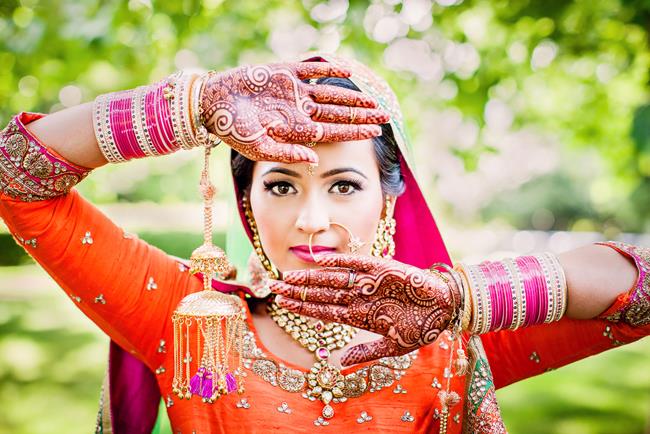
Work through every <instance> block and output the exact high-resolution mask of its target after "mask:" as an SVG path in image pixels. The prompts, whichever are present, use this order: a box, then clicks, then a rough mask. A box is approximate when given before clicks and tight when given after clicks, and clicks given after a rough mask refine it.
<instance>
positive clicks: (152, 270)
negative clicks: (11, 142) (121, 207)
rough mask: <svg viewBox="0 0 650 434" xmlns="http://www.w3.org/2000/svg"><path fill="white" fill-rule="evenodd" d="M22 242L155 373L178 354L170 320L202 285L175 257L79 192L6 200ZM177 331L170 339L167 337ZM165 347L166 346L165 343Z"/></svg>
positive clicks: (4, 209)
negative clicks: (166, 357) (165, 359)
mask: <svg viewBox="0 0 650 434" xmlns="http://www.w3.org/2000/svg"><path fill="white" fill-rule="evenodd" d="M0 217H1V218H2V219H3V220H4V221H5V223H6V225H7V226H8V227H9V230H10V231H11V233H12V234H13V236H14V238H15V239H16V241H17V242H18V243H19V244H20V245H22V246H23V247H24V248H25V250H26V251H27V252H28V253H29V254H30V255H31V256H32V257H33V258H34V259H35V260H36V261H37V262H38V263H39V264H40V265H41V266H42V267H43V268H44V269H45V270H46V271H47V272H48V274H49V275H50V276H52V278H53V279H54V280H55V281H56V282H57V283H58V284H59V285H60V286H61V288H62V289H63V290H64V291H65V293H66V294H67V295H68V297H70V298H71V299H72V301H73V302H74V303H75V304H76V305H77V306H78V307H79V309H81V311H83V313H84V314H85V315H86V316H88V317H89V318H90V319H91V320H92V321H93V322H95V323H96V324H97V325H98V326H99V327H100V328H101V329H102V330H103V331H104V332H106V333H107V334H108V335H109V336H110V337H111V338H112V339H113V340H115V341H116V342H117V343H118V344H119V345H120V346H121V347H122V348H124V349H125V350H127V351H130V352H131V353H133V354H135V356H136V357H138V358H139V359H141V360H142V361H143V362H145V364H147V365H148V366H149V368H151V369H152V370H153V369H155V367H156V366H157V363H159V362H160V359H161V356H163V354H161V353H163V352H166V351H171V346H172V342H165V343H161V339H162V336H166V335H168V336H170V335H171V333H170V332H169V328H170V327H171V325H170V324H171V319H170V315H171V313H172V312H173V310H174V308H175V307H176V305H177V304H178V302H179V301H180V299H181V298H182V297H183V296H184V295H185V294H187V293H189V292H191V291H195V290H199V289H200V286H201V285H200V282H199V280H198V279H196V278H193V277H192V276H191V275H190V274H189V273H188V272H186V268H185V267H184V266H181V265H180V264H179V263H177V262H176V261H175V260H174V259H173V258H172V257H171V256H169V255H167V254H165V253H164V252H162V251H161V250H159V249H157V248H155V247H153V246H151V245H149V244H147V243H145V242H144V241H142V240H139V239H138V238H137V237H135V236H133V235H128V234H125V233H124V232H123V231H122V229H120V228H119V227H117V226H116V225H115V224H114V223H113V222H112V221H111V220H110V219H108V218H107V217H106V216H105V215H104V214H103V213H101V212H100V211H99V210H98V209H97V208H96V207H95V206H93V205H92V204H91V203H89V202H88V201H86V200H85V199H84V198H83V197H81V195H80V194H79V193H78V192H77V191H76V190H74V189H73V190H71V191H70V193H69V194H67V195H63V196H59V197H57V198H54V199H49V200H42V201H36V202H22V201H20V200H16V199H12V198H10V197H9V196H6V195H3V194H0ZM168 332H169V334H167V333H168ZM161 344H162V345H161Z"/></svg>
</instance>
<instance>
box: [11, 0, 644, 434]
mask: <svg viewBox="0 0 650 434" xmlns="http://www.w3.org/2000/svg"><path fill="white" fill-rule="evenodd" d="M649 32H650V1H648V0H599V1H587V0H577V1H559V0H547V1H542V0H537V1H533V0H514V1H503V0H491V1H487V0H482V1H479V0H469V1H462V0H435V1H433V0H382V1H379V0H377V1H371V2H369V1H361V0H350V1H349V0H328V1H318V0H303V1H297V0H283V1H279V0H271V1H261V0H237V1H222V0H204V1H199V0H160V1H148V0H131V1H99V0H95V1H93V0H58V1H57V0H52V1H38V0H22V1H15V0H3V1H2V2H0V102H1V103H0V122H1V123H2V124H3V125H4V124H6V122H7V121H8V120H9V119H10V116H11V115H12V114H13V113H16V112H18V111H22V110H31V111H41V112H46V113H47V112H51V111H56V110H60V109H62V108H64V107H68V106H72V105H75V104H78V103H80V102H85V101H90V100H92V99H93V98H94V97H95V96H96V95H97V94H99V93H103V92H108V91H114V90H118V89H125V88H131V87H135V86H138V85H142V84H146V83H149V82H152V81H155V80H157V79H160V78H162V77H164V76H166V75H168V74H170V73H172V72H173V71H175V70H177V69H179V68H213V69H217V70H222V69H225V68H229V67H234V66H237V65H240V64H242V63H258V62H268V61H275V60H278V59H292V58H294V57H295V56H296V55H297V54H299V53H302V52H304V51H307V50H312V49H320V50H326V51H335V50H336V51H338V52H339V53H341V54H345V55H349V56H353V57H356V58H358V59H360V60H361V61H363V62H365V63H367V64H369V65H370V66H371V67H372V68H374V69H376V70H377V71H378V72H380V73H381V74H382V75H383V76H385V77H386V78H387V79H388V80H389V82H390V83H391V85H392V86H393V87H394V89H395V90H396V92H397V94H398V96H399V97H400V100H401V103H402V106H403V109H404V112H405V116H406V119H407V124H408V128H409V130H410V133H411V138H412V141H413V144H414V149H413V151H414V154H415V156H416V159H417V162H418V168H417V169H418V174H419V178H420V180H421V182H422V185H423V186H424V187H425V190H426V196H427V199H428V200H429V202H430V205H431V207H432V209H433V210H434V212H435V214H436V215H437V218H438V221H439V223H440V226H441V227H442V230H443V234H444V236H445V238H446V240H447V243H448V245H449V247H450V249H451V251H452V252H453V255H454V257H455V258H457V259H465V260H470V261H471V260H478V259H484V258H485V257H487V256H490V257H498V256H503V255H507V254H514V253H515V252H516V253H520V254H521V253H526V252H530V251H533V250H542V249H547V250H551V251H556V252H557V251H562V250H566V249H568V248H571V247H573V246H577V245H580V244H584V243H589V242H592V241H594V240H598V239H603V238H620V239H625V240H629V241H633V242H637V243H639V244H645V245H650V238H649V237H648V236H646V235H644V233H645V232H647V231H648V228H649V227H650V219H649V218H648V216H649V215H650V214H649V212H648V211H649V210H650V104H649V102H650V99H649V98H648V96H649V94H648V78H649V77H648V67H649V65H650V52H649V51H648V38H649ZM218 154H219V157H218V158H217V159H218V162H216V164H215V169H214V171H213V172H214V177H215V180H216V181H217V182H218V183H219V185H224V186H226V185H228V183H229V179H228V178H229V173H228V170H227V165H226V163H227V159H226V158H225V150H224V149H220V150H219V152H218ZM199 164H200V158H199V155H198V154H197V152H194V151H191V152H182V153H177V154H175V155H172V156H167V157H163V158H158V159H155V160H151V159H150V160H143V161H136V162H132V163H129V164H124V165H119V166H113V167H105V168H102V169H99V170H97V171H95V173H93V174H92V175H91V176H90V177H89V178H88V179H86V180H85V181H84V182H83V183H82V184H81V185H80V186H79V190H80V191H81V192H82V193H83V194H84V195H85V196H86V197H88V198H90V199H91V200H92V201H93V202H94V203H96V204H97V205H98V206H100V207H101V208H102V209H103V210H104V211H105V212H106V213H108V214H109V215H110V216H111V218H113V219H114V220H115V221H117V222H118V223H119V224H121V225H122V226H124V227H125V228H126V229H127V230H130V231H132V232H137V233H138V234H139V236H140V237H141V238H143V239H145V240H147V241H150V242H151V243H153V244H155V245H158V246H159V247H161V248H163V249H164V250H166V251H167V252H169V253H171V254H174V255H178V256H183V257H187V256H188V255H189V253H190V252H191V250H192V248H193V247H194V246H196V245H197V244H198V243H199V242H200V224H201V221H200V209H201V208H200V204H199V203H198V194H197V191H196V182H197V176H198V173H199ZM229 191H230V190H229V188H228V187H224V188H222V189H221V200H220V202H219V204H218V206H217V215H218V218H217V220H218V222H219V224H218V227H217V231H218V234H217V236H218V240H219V241H220V242H221V243H223V242H224V233H225V231H226V228H227V227H228V225H229V224H230V223H232V222H233V217H232V215H233V212H232V206H231V204H230V203H229V202H228V196H229V195H228V192H229ZM0 267H1V268H0V432H2V433H5V432H6V433H12V434H13V433H16V434H21V433H30V434H31V433H59V432H60V433H84V432H89V431H91V430H92V429H93V426H94V419H95V414H96V410H97V400H98V394H99V387H100V384H101V380H102V376H103V372H104V368H105V359H106V355H107V339H106V338H105V337H104V336H102V335H101V334H100V333H99V332H98V331H97V330H96V329H95V327H94V326H93V325H92V324H91V323H90V322H89V321H88V320H86V319H85V318H84V317H83V316H82V315H81V314H79V313H78V312H76V311H75V310H74V307H73V306H72V304H71V303H70V302H69V301H68V300H67V298H66V297H65V296H64V295H63V294H62V293H61V292H60V291H57V288H56V285H55V284H54V283H53V282H52V281H51V280H50V279H49V278H48V277H47V276H46V275H45V274H44V273H43V272H42V271H41V270H40V269H39V268H37V267H36V266H35V265H34V264H33V263H32V262H31V261H30V259H29V258H28V257H26V256H25V254H24V252H23V251H22V250H21V249H20V248H19V247H18V246H17V245H16V243H15V242H14V241H13V239H12V238H11V236H10V235H9V234H8V233H7V231H6V228H5V227H4V226H2V224H1V223H0ZM649 363H650V343H649V342H646V341H645V340H644V341H641V342H638V343H636V344H633V345H629V346H626V347H623V348H619V349H616V350H613V351H610V352H608V353H606V354H603V355H599V356H596V357H592V358H590V359H587V360H584V361H582V362H579V363H576V364H574V365H573V366H570V367H567V368H563V369H560V370H557V371H554V372H551V373H548V374H545V375H543V376H540V377H537V378H534V379H530V380H527V381H524V382H522V383H520V384H516V385H513V386H510V387H508V388H506V389H504V390H501V391H499V392H498V396H499V398H500V403H501V407H502V410H503V414H504V418H505V421H506V425H507V426H508V428H509V429H510V431H511V432H513V433H577V434H581V433H603V434H612V433H642V432H649V431H648V416H649V414H650V369H648V365H649Z"/></svg>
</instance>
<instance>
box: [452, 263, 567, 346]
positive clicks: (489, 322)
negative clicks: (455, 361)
mask: <svg viewBox="0 0 650 434" xmlns="http://www.w3.org/2000/svg"><path fill="white" fill-rule="evenodd" d="M456 269H457V270H458V271H459V273H460V275H461V278H462V279H464V281H465V282H466V283H467V293H466V294H467V297H468V299H469V303H468V307H469V309H470V310H469V311H468V312H471V314H470V315H469V321H468V326H467V330H468V331H469V332H470V333H471V334H484V333H487V332H490V331H498V330H502V329H510V330H516V329H517V328H519V327H527V326H531V325H536V324H542V323H550V322H553V321H558V320H559V319H560V318H562V316H563V315H564V314H565V312H566V309H567V304H568V303H567V296H568V292H567V285H566V278H565V276H564V271H563V269H562V267H561V265H560V263H559V261H558V259H557V257H555V255H552V254H551V253H543V254H537V255H530V256H520V257H517V258H514V259H504V260H501V261H494V262H493V261H484V262H481V263H480V264H477V265H465V264H458V265H457V266H456Z"/></svg>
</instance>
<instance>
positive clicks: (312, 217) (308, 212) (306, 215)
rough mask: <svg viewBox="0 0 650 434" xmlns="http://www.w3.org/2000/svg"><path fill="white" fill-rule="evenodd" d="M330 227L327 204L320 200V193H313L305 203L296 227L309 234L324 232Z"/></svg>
mask: <svg viewBox="0 0 650 434" xmlns="http://www.w3.org/2000/svg"><path fill="white" fill-rule="evenodd" d="M329 227H330V219H329V214H328V212H327V206H326V205H325V204H324V203H322V202H321V201H319V200H318V195H312V197H310V198H309V200H308V201H307V202H305V204H304V205H303V207H302V208H301V210H300V213H299V214H298V218H297V220H296V228H298V230H299V231H301V232H304V233H306V234H307V235H309V234H317V233H319V232H324V231H326V230H327V229H329Z"/></svg>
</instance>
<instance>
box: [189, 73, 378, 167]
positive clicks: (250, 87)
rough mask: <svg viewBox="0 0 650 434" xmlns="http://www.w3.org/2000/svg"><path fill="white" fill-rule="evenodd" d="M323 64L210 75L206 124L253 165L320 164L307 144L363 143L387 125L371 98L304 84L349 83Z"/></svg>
mask: <svg viewBox="0 0 650 434" xmlns="http://www.w3.org/2000/svg"><path fill="white" fill-rule="evenodd" d="M349 76H350V71H348V70H347V69H345V68H342V67H339V66H336V65H334V64H332V63H325V62H299V63H274V64H269V65H255V66H242V67H239V68H235V69H231V70H229V71H225V72H223V73H217V74H214V73H211V74H209V75H208V76H207V78H206V83H205V85H204V88H203V93H202V95H201V106H202V109H203V112H202V121H203V122H204V124H205V126H206V127H207V129H208V131H210V132H211V133H213V134H216V135H217V136H219V138H221V139H222V140H223V141H224V142H226V143H227V144H228V145H230V146H231V147H232V148H233V149H235V150H236V151H237V152H239V153H240V154H242V155H244V156H245V157H247V158H249V159H251V160H255V161H258V160H268V161H279V162H285V163H295V162H310V163H317V162H318V156H317V155H316V153H315V152H314V151H313V150H312V149H310V148H309V147H307V146H305V145H304V144H308V143H314V142H341V141H352V140H363V139H368V138H372V137H376V136H379V135H381V127H380V126H379V124H383V123H386V122H388V121H389V116H388V114H387V113H385V112H384V111H382V110H380V109H377V108H376V107H377V102H376V101H375V100H374V99H373V98H371V97H370V96H368V95H365V94H363V93H361V92H356V91H353V90H349V89H344V88H341V87H337V86H330V85H321V84H307V83H303V82H302V81H301V80H307V79H312V78H321V77H343V78H345V77H349Z"/></svg>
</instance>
